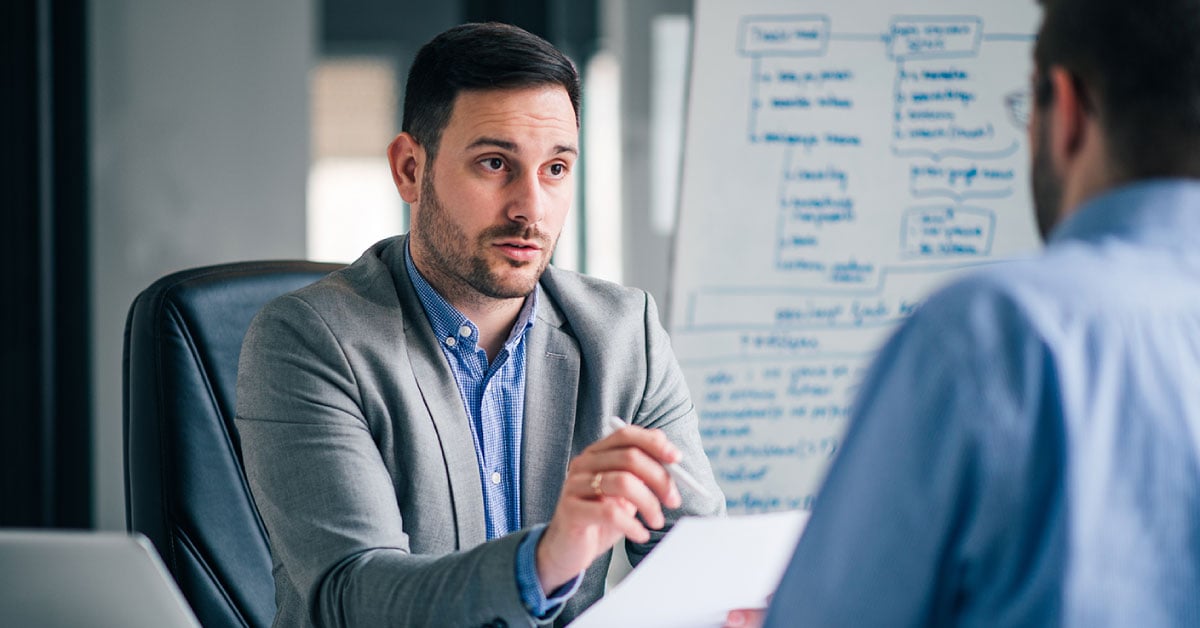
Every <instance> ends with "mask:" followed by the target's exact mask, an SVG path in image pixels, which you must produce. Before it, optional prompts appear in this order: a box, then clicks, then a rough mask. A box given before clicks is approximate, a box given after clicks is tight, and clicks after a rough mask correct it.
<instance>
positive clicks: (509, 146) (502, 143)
mask: <svg viewBox="0 0 1200 628" xmlns="http://www.w3.org/2000/svg"><path fill="white" fill-rule="evenodd" d="M481 146H494V147H496V148H499V149H500V150H506V151H508V152H510V153H518V152H520V151H519V150H518V149H517V143H516V142H510V141H508V140H502V139H497V138H494V137H481V138H478V139H476V140H475V141H474V142H471V143H470V144H468V145H467V150H473V149H476V148H479V147H481ZM562 153H571V154H572V155H576V156H578V155H579V149H578V148H575V146H574V145H573V144H559V145H557V146H555V147H554V154H555V155H559V154H562Z"/></svg>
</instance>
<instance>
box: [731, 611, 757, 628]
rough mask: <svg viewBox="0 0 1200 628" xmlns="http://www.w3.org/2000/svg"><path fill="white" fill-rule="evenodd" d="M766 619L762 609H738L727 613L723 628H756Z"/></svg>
mask: <svg viewBox="0 0 1200 628" xmlns="http://www.w3.org/2000/svg"><path fill="white" fill-rule="evenodd" d="M766 619H767V611H765V610H763V609H745V608H743V609H738V610H733V611H729V614H728V615H726V617H725V628H758V627H759V626H762V625H763V622H765V621H766Z"/></svg>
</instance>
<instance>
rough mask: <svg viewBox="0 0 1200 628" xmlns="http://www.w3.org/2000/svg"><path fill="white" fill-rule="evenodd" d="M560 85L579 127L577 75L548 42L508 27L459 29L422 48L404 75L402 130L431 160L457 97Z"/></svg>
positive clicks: (453, 29) (563, 57) (568, 60)
mask: <svg viewBox="0 0 1200 628" xmlns="http://www.w3.org/2000/svg"><path fill="white" fill-rule="evenodd" d="M543 85H561V86H562V88H563V89H565V90H566V92H567V96H568V97H569V98H570V99H571V107H572V108H574V110H575V124H576V126H578V125H579V98H580V95H579V93H580V88H579V73H578V71H576V69H575V65H574V64H573V63H571V60H570V59H568V58H567V57H566V55H564V54H563V53H561V52H559V50H558V49H557V48H555V47H554V46H552V45H551V44H550V43H549V42H547V41H546V40H544V39H542V38H541V37H538V36H537V35H534V34H533V33H530V32H529V31H526V30H524V29H521V28H518V27H516V26H512V25H509V24H500V23H494V22H492V23H484V24H463V25H460V26H456V27H454V28H451V29H450V30H448V31H446V32H444V33H442V34H441V35H438V36H437V37H434V38H433V39H432V40H431V41H430V42H429V43H427V44H425V45H424V46H422V47H421V50H420V51H418V52H417V57H416V59H415V60H414V61H413V64H412V67H411V68H410V69H409V71H408V82H407V85H406V86H405V89H404V121H403V123H402V125H401V129H402V130H403V131H406V132H407V133H408V134H409V135H412V136H413V138H415V139H416V141H417V143H418V144H420V145H421V146H423V147H424V148H425V152H426V154H428V155H429V157H430V158H431V159H432V158H433V157H434V155H436V154H437V149H438V144H439V143H440V141H441V138H442V131H443V130H445V128H446V124H448V123H449V122H450V114H451V112H452V111H453V110H454V102H455V99H456V98H457V97H458V94H459V92H462V91H474V90H503V89H516V88H523V87H539V86H543Z"/></svg>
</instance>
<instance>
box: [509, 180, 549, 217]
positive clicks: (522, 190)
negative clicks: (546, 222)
mask: <svg viewBox="0 0 1200 628" xmlns="http://www.w3.org/2000/svg"><path fill="white" fill-rule="evenodd" d="M509 185H510V192H511V196H510V197H509V200H508V219H509V220H511V221H513V222H519V223H523V224H530V225H532V224H537V223H538V222H541V220H542V218H543V217H544V216H545V215H546V198H545V194H546V191H545V190H544V189H542V182H541V179H540V178H539V177H538V173H537V172H536V171H533V172H528V173H525V174H522V175H521V176H519V177H516V178H515V179H513V181H512V183H511V184H509Z"/></svg>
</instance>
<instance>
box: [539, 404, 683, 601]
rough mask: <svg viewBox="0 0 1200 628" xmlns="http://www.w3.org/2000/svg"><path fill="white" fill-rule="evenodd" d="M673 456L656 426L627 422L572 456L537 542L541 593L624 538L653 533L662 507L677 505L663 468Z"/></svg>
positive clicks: (662, 520)
mask: <svg viewBox="0 0 1200 628" xmlns="http://www.w3.org/2000/svg"><path fill="white" fill-rule="evenodd" d="M679 456H680V454H679V450H678V449H676V448H675V446H674V445H672V444H671V443H670V441H668V440H667V437H666V436H665V435H663V433H662V432H661V431H659V430H647V429H643V428H641V427H637V426H629V427H625V428H622V429H620V430H617V431H616V432H614V433H613V434H612V435H610V436H609V437H608V438H605V439H603V440H600V441H597V442H595V443H593V444H592V445H591V446H590V447H588V448H587V449H585V450H583V453H581V454H579V456H578V457H576V458H575V459H574V460H572V461H571V464H570V466H569V467H567V479H566V481H565V482H564V483H563V490H562V494H561V495H559V498H558V506H557V507H556V508H555V510H554V516H553V517H552V518H551V519H550V523H549V525H547V526H546V531H545V533H543V534H542V538H541V540H540V541H539V542H538V546H537V553H536V556H537V558H536V560H537V572H538V579H539V580H540V581H541V583H542V590H543V591H547V592H549V591H553V590H554V589H557V588H558V587H560V586H562V585H563V584H565V583H566V582H567V581H569V580H570V579H571V578H574V577H575V576H576V575H578V574H579V573H580V572H582V571H583V570H584V569H587V567H588V565H590V564H592V561H593V560H595V559H596V557H597V556H599V555H600V554H602V553H604V552H606V551H608V549H609V548H611V547H612V546H613V544H614V543H616V542H617V540H618V539H620V538H621V537H622V536H625V537H627V538H629V539H631V540H633V541H636V542H638V543H644V542H646V541H649V540H650V531H649V530H647V529H646V526H649V527H651V528H654V529H656V530H657V529H659V528H662V526H663V524H664V523H666V519H665V518H664V517H663V512H662V506H663V505H664V504H665V505H666V506H667V507H668V508H677V507H679V505H680V503H681V500H680V497H679V490H678V489H677V488H676V487H675V483H674V482H672V481H671V476H670V475H668V474H667V470H666V469H664V468H663V466H662V465H663V463H668V462H676V461H678V460H679ZM638 514H641V516H642V520H644V521H645V523H646V526H644V525H642V522H641V521H639V520H638V518H637V515H638Z"/></svg>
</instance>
